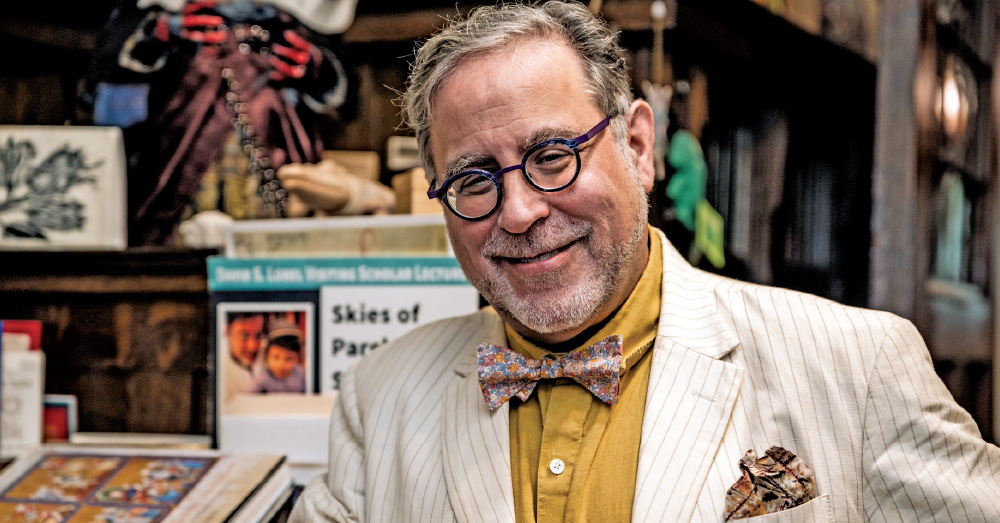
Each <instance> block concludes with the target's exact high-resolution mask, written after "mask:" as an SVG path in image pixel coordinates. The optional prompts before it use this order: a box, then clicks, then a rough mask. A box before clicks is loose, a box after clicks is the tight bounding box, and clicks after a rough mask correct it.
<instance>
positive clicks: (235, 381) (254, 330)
mask: <svg viewBox="0 0 1000 523" xmlns="http://www.w3.org/2000/svg"><path fill="white" fill-rule="evenodd" d="M263 333H264V315H263V314H262V313H259V312H232V313H229V316H228V317H227V318H226V345H227V347H226V349H227V350H228V353H229V357H228V358H226V359H225V365H224V367H223V371H222V372H223V374H222V376H223V380H225V383H224V389H225V394H224V396H223V397H224V400H225V401H229V400H231V399H233V397H234V396H236V395H237V394H241V393H244V392H250V391H251V390H252V389H253V377H252V373H251V369H252V368H253V364H254V360H256V359H257V352H258V351H259V350H260V344H261V340H262V339H263Z"/></svg>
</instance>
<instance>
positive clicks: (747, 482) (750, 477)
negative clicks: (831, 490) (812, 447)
mask: <svg viewBox="0 0 1000 523" xmlns="http://www.w3.org/2000/svg"><path fill="white" fill-rule="evenodd" d="M740 469H741V470H742V471H743V477H742V478H740V479H739V480H738V481H737V482H736V483H735V484H734V485H733V486H732V487H729V492H727V493H726V521H730V520H734V519H743V518H749V517H753V516H763V515H765V514H772V513H774V512H780V511H782V510H787V509H790V508H793V507H797V506H799V505H801V504H803V503H805V502H806V501H809V500H810V499H813V498H814V497H816V482H815V480H814V479H813V473H812V470H810V469H809V467H808V466H807V465H806V464H805V463H804V462H803V461H802V460H801V459H799V458H798V457H797V456H796V455H795V454H792V453H791V452H789V451H787V450H785V449H783V448H781V447H771V448H769V449H767V451H766V452H764V457H762V458H760V459H757V453H756V452H755V451H753V450H752V449H751V450H748V451H747V453H746V454H745V455H744V456H743V458H742V459H740Z"/></svg>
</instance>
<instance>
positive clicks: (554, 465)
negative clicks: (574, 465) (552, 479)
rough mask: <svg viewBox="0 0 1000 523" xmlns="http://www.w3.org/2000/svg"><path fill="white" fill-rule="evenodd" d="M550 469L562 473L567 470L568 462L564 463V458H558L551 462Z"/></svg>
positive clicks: (554, 472)
mask: <svg viewBox="0 0 1000 523" xmlns="http://www.w3.org/2000/svg"><path fill="white" fill-rule="evenodd" d="M549 470H551V471H552V473H553V474H556V475H558V474H562V473H563V471H564V470H566V464H565V463H563V460H561V459H559V458H556V459H554V460H552V461H550V462H549Z"/></svg>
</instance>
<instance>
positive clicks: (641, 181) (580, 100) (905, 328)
mask: <svg viewBox="0 0 1000 523" xmlns="http://www.w3.org/2000/svg"><path fill="white" fill-rule="evenodd" d="M403 101H404V110H405V114H406V119H407V123H408V124H409V125H410V126H411V127H412V128H413V129H414V130H415V131H416V134H417V139H418V141H419V143H420V145H421V152H422V157H423V159H424V164H425V168H426V171H427V173H428V176H429V178H430V185H431V190H430V191H429V193H428V196H429V197H431V198H435V199H437V200H439V201H440V202H441V205H442V207H443V212H444V214H445V217H446V221H447V225H448V230H449V234H450V237H451V241H452V246H453V248H454V251H455V255H456V257H457V258H458V260H459V262H460V264H461V266H462V269H463V270H464V271H465V274H466V275H467V276H468V278H469V280H470V281H471V282H472V283H473V284H474V285H475V286H476V288H477V289H479V291H480V292H481V293H482V294H483V296H484V297H485V298H486V300H487V301H488V302H489V303H490V305H491V306H490V307H488V308H486V309H484V310H482V311H480V312H478V313H476V314H473V315H470V316H466V317H460V318H454V319H449V320H444V321H441V322H438V323H434V324H431V325H428V326H425V327H422V328H420V329H417V330H415V331H412V332H411V333H409V334H407V335H404V336H403V337H401V338H400V339H398V340H396V341H394V342H392V343H389V344H387V345H384V346H383V347H382V348H380V349H379V350H378V351H377V352H375V353H373V354H371V355H369V356H366V358H365V359H364V360H362V361H361V362H359V364H358V365H357V366H356V368H354V369H353V370H352V371H351V372H348V373H346V374H345V375H344V376H343V378H342V380H341V392H340V396H339V397H338V400H337V406H336V408H335V410H334V413H333V418H332V421H331V432H330V470H329V472H328V474H326V475H325V476H323V477H320V478H317V480H315V481H314V482H312V483H311V484H310V485H309V486H308V487H307V488H306V489H305V491H304V492H303V494H302V497H301V498H300V501H299V502H298V504H297V506H296V509H295V511H294V512H293V515H292V518H293V521H300V522H304V521H455V520H458V521H505V522H512V521H602V522H603V521H630V520H631V521H726V520H735V519H742V518H747V517H755V516H762V515H766V514H770V513H776V512H777V513H778V514H772V515H770V516H767V518H768V519H767V521H828V522H830V521H848V522H851V521H901V520H907V521H935V520H940V521H952V520H961V521H998V520H1000V510H998V504H1000V502H998V501H997V500H998V499H1000V496H998V495H997V494H1000V482H998V480H997V477H996V475H997V471H998V470H1000V450H998V449H997V448H996V447H993V446H992V445H989V444H987V443H985V442H983V440H982V439H981V438H980V436H979V432H978V430H977V428H976V426H975V424H974V423H973V422H972V421H971V418H970V417H969V415H968V414H967V413H966V412H964V411H963V410H962V409H961V408H959V407H958V406H957V405H956V404H955V402H954V401H953V400H952V398H951V396H950V395H949V394H948V392H947V390H946V389H945V388H944V386H943V384H942V383H941V381H940V380H939V379H938V378H937V377H936V375H935V374H934V371H933V368H932V366H931V364H930V359H929V356H928V354H927V350H926V348H925V347H924V345H923V342H922V340H921V338H920V336H919V334H918V333H917V332H916V330H915V329H914V327H913V326H912V325H911V324H910V323H909V322H907V321H905V320H903V319H901V318H898V317H896V316H893V315H891V314H887V313H881V312H874V311H865V310H861V309H853V308H848V307H844V306H841V305H838V304H835V303H832V302H829V301H826V300H823V299H820V298H816V297H813V296H808V295H804V294H800V293H794V292H791V291H786V290H781V289H774V288H768V287H762V286H757V285H751V284H746V283H741V282H736V281H732V280H727V279H724V278H720V277H717V276H714V275H711V274H707V273H704V272H701V271H698V270H696V269H694V268H692V267H690V266H689V265H688V264H687V263H686V262H685V261H684V259H683V258H682V257H681V256H680V255H679V254H678V253H677V252H676V250H674V249H673V247H672V246H671V245H670V244H669V242H667V240H666V238H665V237H664V236H663V234H662V233H661V232H660V231H658V230H656V229H653V228H651V227H649V226H648V225H647V201H646V194H647V192H648V191H649V190H650V189H651V187H652V183H653V156H652V154H653V140H654V138H653V135H654V131H653V116H652V111H651V109H650V107H649V105H648V104H646V103H645V102H644V101H642V100H635V99H633V97H632V94H631V88H630V85H629V80H628V75H627V71H626V69H625V66H624V60H623V59H622V54H621V50H620V48H619V47H618V44H617V41H616V37H615V34H614V33H612V32H611V31H610V30H609V29H608V28H607V27H606V26H605V25H604V24H603V23H602V22H601V21H599V20H598V19H596V18H595V17H593V16H592V15H591V14H590V13H589V11H588V10H587V9H586V8H584V7H583V6H581V5H579V4H576V3H563V2H548V3H543V4H538V5H523V4H500V5H497V6H491V7H484V8H480V9H477V10H475V11H473V12H472V13H471V14H470V15H469V17H468V18H467V19H465V20H461V21H455V22H453V23H451V24H450V25H449V26H448V27H447V28H445V29H444V30H442V31H441V32H439V33H438V34H436V35H435V36H434V37H432V38H431V39H430V40H428V41H427V42H426V43H425V44H424V45H423V46H422V47H421V48H420V49H419V50H418V52H417V55H416V59H415V62H414V64H413V67H412V71H411V76H410V82H409V85H408V89H407V92H406V94H405V96H404V100H403Z"/></svg>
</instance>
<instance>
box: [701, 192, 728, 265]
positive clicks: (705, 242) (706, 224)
mask: <svg viewBox="0 0 1000 523" xmlns="http://www.w3.org/2000/svg"><path fill="white" fill-rule="evenodd" d="M697 216H698V220H697V224H698V225H697V227H695V230H694V244H695V247H697V248H698V250H700V251H701V252H703V253H704V254H705V258H707V259H708V261H709V262H710V263H711V264H712V265H714V266H715V268H716V269H721V268H723V267H725V266H726V255H725V243H724V241H723V236H722V232H723V231H722V228H723V221H722V215H721V214H719V213H718V212H717V211H716V210H715V209H714V208H713V207H712V204H710V203H708V200H705V199H702V200H701V201H700V202H698V207H697Z"/></svg>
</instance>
